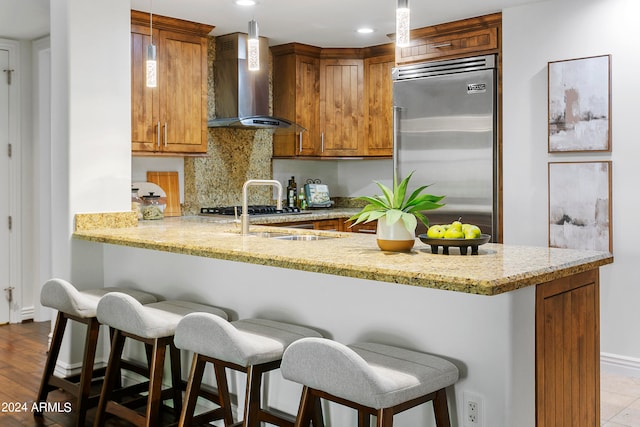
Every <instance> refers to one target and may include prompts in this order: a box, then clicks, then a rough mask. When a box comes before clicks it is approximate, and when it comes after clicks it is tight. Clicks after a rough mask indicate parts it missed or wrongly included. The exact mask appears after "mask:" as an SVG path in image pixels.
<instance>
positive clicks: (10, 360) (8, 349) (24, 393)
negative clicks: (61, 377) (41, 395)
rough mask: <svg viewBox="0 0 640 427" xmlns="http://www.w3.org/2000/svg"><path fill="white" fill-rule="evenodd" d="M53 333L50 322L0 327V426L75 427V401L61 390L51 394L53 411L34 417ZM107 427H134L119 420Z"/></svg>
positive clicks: (50, 402)
mask: <svg viewBox="0 0 640 427" xmlns="http://www.w3.org/2000/svg"><path fill="white" fill-rule="evenodd" d="M50 331H51V324H50V322H27V323H22V324H11V325H2V326H0V405H1V406H0V426H2V427H13V426H52V427H76V426H75V423H74V420H73V412H70V413H69V412H68V408H69V407H70V406H71V411H73V406H74V405H75V402H73V398H72V397H71V396H70V395H68V394H66V393H64V392H63V391H61V390H55V391H52V392H51V393H49V398H48V399H47V401H48V402H49V405H50V407H49V409H50V410H49V411H47V412H45V414H44V416H43V417H34V416H33V412H32V405H33V403H34V399H35V398H36V395H37V393H38V387H39V386H40V379H41V376H42V369H43V367H44V363H45V361H46V358H47V342H48V335H49V332H50ZM55 402H59V403H58V404H56V403H55ZM56 406H57V408H56ZM94 414H95V408H94V409H91V410H90V411H89V413H88V415H87V426H90V425H91V424H92V423H93V419H94ZM106 425H107V426H109V427H125V426H131V424H129V423H127V422H125V421H121V420H116V419H109V420H107V423H106Z"/></svg>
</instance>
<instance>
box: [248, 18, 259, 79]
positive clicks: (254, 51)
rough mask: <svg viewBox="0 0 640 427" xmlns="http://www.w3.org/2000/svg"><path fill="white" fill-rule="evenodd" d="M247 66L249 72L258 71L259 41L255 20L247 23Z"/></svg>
mask: <svg viewBox="0 0 640 427" xmlns="http://www.w3.org/2000/svg"><path fill="white" fill-rule="evenodd" d="M247 65H248V68H249V70H250V71H258V70H260V40H259V39H258V23H257V22H256V20H255V19H252V20H251V21H249V37H248V39H247Z"/></svg>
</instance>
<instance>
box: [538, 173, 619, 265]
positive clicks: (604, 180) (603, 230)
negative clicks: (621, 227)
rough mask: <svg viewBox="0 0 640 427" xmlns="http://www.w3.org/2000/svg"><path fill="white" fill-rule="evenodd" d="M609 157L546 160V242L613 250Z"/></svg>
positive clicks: (557, 245) (589, 248) (554, 245)
mask: <svg viewBox="0 0 640 427" xmlns="http://www.w3.org/2000/svg"><path fill="white" fill-rule="evenodd" d="M611 235H612V224H611V161H593V162H550V163H549V246H550V247H554V248H570V249H585V250H596V251H608V252H612V251H613V243H612V239H611Z"/></svg>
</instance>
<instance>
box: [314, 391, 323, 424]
mask: <svg viewBox="0 0 640 427" xmlns="http://www.w3.org/2000/svg"><path fill="white" fill-rule="evenodd" d="M312 420H313V427H324V417H323V416H322V404H321V401H320V398H319V397H314V398H313V415H312Z"/></svg>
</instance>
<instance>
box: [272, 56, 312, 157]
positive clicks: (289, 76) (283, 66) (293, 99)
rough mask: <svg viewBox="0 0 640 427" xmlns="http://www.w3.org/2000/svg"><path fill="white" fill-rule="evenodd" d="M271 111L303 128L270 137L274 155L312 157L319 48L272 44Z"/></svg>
mask: <svg viewBox="0 0 640 427" xmlns="http://www.w3.org/2000/svg"><path fill="white" fill-rule="evenodd" d="M271 51H272V53H273V74H274V76H275V78H274V80H273V114H274V115H275V116H276V117H282V118H285V119H289V120H293V121H295V122H296V123H297V124H299V125H300V126H302V127H304V128H305V129H306V130H305V131H302V132H295V133H293V132H292V133H285V134H275V135H274V136H273V156H274V157H295V156H315V155H316V148H317V147H319V141H320V131H319V122H320V101H319V99H320V57H319V55H320V49H319V48H316V47H313V46H307V45H303V44H300V43H289V44H287V45H281V46H274V47H272V48H271Z"/></svg>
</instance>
